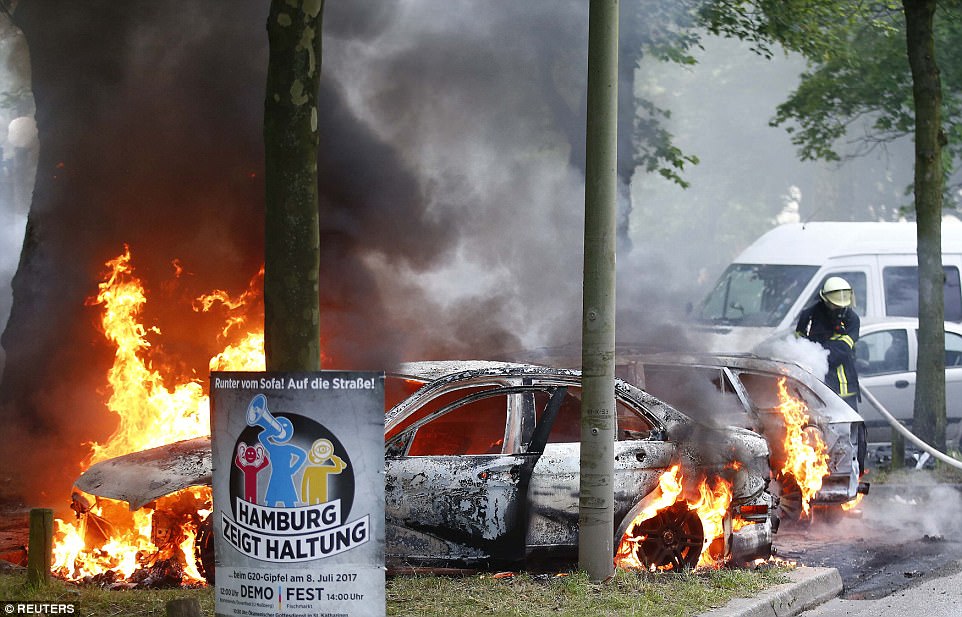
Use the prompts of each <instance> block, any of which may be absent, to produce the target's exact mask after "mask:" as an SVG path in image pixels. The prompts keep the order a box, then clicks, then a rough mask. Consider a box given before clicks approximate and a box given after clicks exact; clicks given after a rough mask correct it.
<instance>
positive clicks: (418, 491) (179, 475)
mask: <svg viewBox="0 0 962 617" xmlns="http://www.w3.org/2000/svg"><path fill="white" fill-rule="evenodd" d="M385 380H386V381H385V400H386V407H387V411H386V414H385V433H384V435H385V507H386V528H385V529H386V561H387V565H388V567H389V568H393V569H398V568H404V567H459V568H489V567H504V566H512V567H517V566H529V567H531V566H533V565H537V564H542V563H551V564H554V565H555V566H557V564H559V563H571V562H573V561H574V560H575V558H576V556H577V544H578V514H579V503H578V501H579V500H578V494H579V458H580V457H579V452H580V427H581V424H580V405H581V403H580V395H581V380H580V374H579V373H578V372H577V371H573V370H567V369H553V368H547V367H542V366H534V365H522V364H509V363H497V362H431V363H412V364H407V365H404V366H402V367H401V369H400V370H398V371H397V372H394V373H390V374H388V375H387V376H386V377H385ZM616 397H617V414H616V421H617V441H616V443H615V448H614V451H615V476H614V510H615V529H613V530H612V531H613V538H614V541H615V546H616V547H618V550H617V552H616V555H613V557H614V558H615V559H616V560H617V561H618V563H619V564H620V565H622V566H626V567H631V566H634V567H643V568H649V569H655V568H660V569H669V570H670V569H681V568H686V567H696V566H697V565H699V564H700V565H719V564H722V563H726V562H735V563H743V562H749V561H752V560H755V559H760V558H761V559H765V558H767V557H769V556H770V552H771V542H772V534H773V533H774V530H775V528H776V526H777V519H775V516H774V505H773V504H774V498H773V497H772V495H771V493H770V492H768V490H767V487H768V482H769V475H770V471H769V467H768V465H769V450H768V446H767V444H766V442H765V440H764V439H763V438H762V437H760V436H759V435H757V434H755V433H753V432H751V431H748V430H745V429H742V428H737V427H727V428H711V427H707V426H703V425H700V424H698V423H696V422H694V421H693V420H691V418H689V417H687V416H685V415H684V414H682V413H680V412H679V411H677V410H675V409H673V408H671V407H670V406H668V405H667V404H665V403H663V402H661V401H660V400H658V399H656V398H654V397H652V396H651V395H649V394H647V393H645V392H643V391H641V390H639V389H638V388H636V387H634V386H632V385H630V384H628V383H625V382H622V381H618V382H617V384H616ZM209 447H210V444H209V441H206V442H205V440H204V439H200V440H194V441H191V442H190V443H188V444H187V445H186V446H184V445H181V446H178V447H175V446H170V447H161V448H157V449H155V450H154V451H153V452H152V453H151V454H150V455H148V456H147V457H146V459H145V455H144V454H143V453H136V454H135V455H125V456H122V457H118V458H116V459H111V460H108V461H103V462H101V463H98V464H96V465H93V466H92V467H91V468H90V469H88V470H87V471H86V472H85V473H84V474H83V475H82V476H81V477H80V478H79V479H78V480H77V486H78V488H80V489H81V490H83V491H85V492H87V493H90V494H93V495H98V496H103V497H109V498H111V499H122V500H125V501H127V502H128V503H130V504H131V507H137V506H140V505H143V504H150V503H151V502H153V501H154V500H156V499H158V498H160V497H162V496H163V495H166V494H168V493H170V492H172V491H178V490H181V489H184V488H186V487H188V486H190V485H193V484H197V483H203V482H205V481H207V482H209V475H208V474H209V473H210V470H209V467H208V468H205V467H204V466H205V464H206V465H209V462H210V459H209ZM205 451H208V457H207V458H206V459H205V458H204V456H203V454H204V452H205ZM165 454H166V455H165ZM167 455H169V456H167ZM145 460H150V461H152V463H151V465H149V466H150V467H152V470H150V471H147V470H145V469H143V464H144V461H145ZM198 464H199V465H198ZM204 535H205V534H204V533H201V535H200V536H199V537H201V538H203V537H204ZM208 560H209V558H208ZM207 565H208V570H210V567H209V565H210V564H209V563H208V564H207Z"/></svg>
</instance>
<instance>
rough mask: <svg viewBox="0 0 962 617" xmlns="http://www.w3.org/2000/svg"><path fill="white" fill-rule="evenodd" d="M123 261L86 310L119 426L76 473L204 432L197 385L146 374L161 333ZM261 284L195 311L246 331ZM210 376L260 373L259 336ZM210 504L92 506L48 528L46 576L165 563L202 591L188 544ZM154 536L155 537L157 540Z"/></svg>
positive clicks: (205, 497)
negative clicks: (91, 313) (219, 309)
mask: <svg viewBox="0 0 962 617" xmlns="http://www.w3.org/2000/svg"><path fill="white" fill-rule="evenodd" d="M130 262H131V255H130V249H129V247H127V246H125V247H124V252H123V254H121V255H119V256H118V257H116V258H114V259H112V260H110V261H108V262H107V263H106V265H107V267H108V269H109V270H108V273H107V274H106V276H105V279H104V280H103V281H102V282H101V283H100V284H99V286H98V289H99V292H98V294H97V297H96V298H94V299H91V300H89V301H88V305H97V306H101V307H102V311H103V314H102V317H101V324H102V326H103V330H104V335H105V337H106V338H107V339H108V340H109V341H110V342H112V343H113V344H114V345H115V346H116V352H115V354H114V363H113V366H112V367H111V368H110V370H109V371H108V374H107V382H108V389H109V391H110V397H109V399H108V401H107V408H108V409H109V410H110V412H111V413H113V414H115V415H117V417H118V420H119V422H118V426H117V428H116V430H115V431H114V432H113V434H111V435H110V437H109V438H108V439H107V441H106V443H104V444H100V443H91V444H90V448H91V454H90V456H89V457H88V459H87V461H85V465H84V468H85V469H86V468H87V467H89V465H92V464H93V463H96V462H98V461H101V460H104V459H108V458H112V457H115V456H119V455H122V454H128V453H130V452H137V451H140V450H145V449H148V448H152V447H156V446H160V445H163V444H165V443H170V442H173V441H178V440H183V439H189V438H193V437H199V436H202V435H208V434H209V433H210V401H209V398H208V396H207V395H206V394H205V393H204V388H203V386H202V384H201V383H200V382H199V381H197V380H196V379H190V378H183V379H182V380H181V381H180V383H176V384H174V385H172V386H168V384H167V383H166V381H165V378H164V377H163V375H162V374H161V372H160V371H158V370H156V369H154V368H153V367H152V364H151V361H150V357H149V351H150V347H151V345H150V342H149V341H148V339H147V335H148V333H149V332H152V333H155V334H160V331H159V330H157V329H156V328H151V329H148V328H146V327H145V326H144V325H143V324H142V323H141V315H142V312H143V308H144V306H145V304H146V302H147V296H146V294H145V292H144V287H143V285H142V284H141V281H140V279H138V278H137V277H136V276H135V275H134V274H133V267H132V266H131V263H130ZM262 277H263V269H261V271H260V272H259V273H258V274H257V275H256V276H255V277H254V279H253V280H252V282H251V285H250V287H249V288H248V290H247V291H245V292H244V293H243V294H241V296H240V297H239V298H237V299H234V298H231V297H230V296H229V295H228V294H227V293H226V292H223V291H216V292H214V293H212V294H210V295H207V296H201V297H200V298H198V299H197V303H199V304H197V305H195V310H203V311H209V310H211V308H212V307H213V305H214V303H215V302H220V303H222V304H223V305H224V306H225V307H227V310H228V315H227V318H226V319H227V326H225V327H224V329H223V331H222V333H223V335H224V336H226V335H227V333H228V331H229V330H231V329H232V328H239V327H241V326H244V325H245V322H246V319H245V317H244V316H245V315H246V314H247V312H249V311H250V306H251V305H252V304H257V303H258V302H259V296H258V294H257V293H256V292H255V290H256V287H257V285H258V281H259V280H260V278H262ZM197 307H200V308H197ZM210 368H211V370H239V371H262V370H264V336H263V331H262V330H260V329H252V330H250V331H249V332H247V333H246V334H244V335H243V336H242V337H241V338H240V339H239V340H238V341H237V342H234V343H232V344H229V345H227V347H226V348H225V349H224V350H223V351H221V352H220V353H218V354H217V355H215V356H214V357H213V358H212V359H211V361H210ZM210 503H211V496H210V487H193V488H189V489H185V490H184V491H180V492H178V493H176V494H174V495H171V496H167V497H164V498H162V499H159V500H157V502H156V504H155V505H154V507H153V509H152V510H149V509H146V508H145V509H141V510H138V511H136V512H133V513H127V512H126V510H127V508H126V504H123V503H122V502H116V501H113V500H110V499H104V498H97V499H96V503H95V505H94V506H93V507H92V508H91V509H90V511H89V513H87V514H85V515H84V516H83V517H81V518H80V519H79V520H78V521H76V522H75V523H74V524H72V525H71V524H67V523H64V522H63V521H61V520H59V519H58V520H57V530H56V532H55V537H54V545H55V548H54V565H53V567H52V571H53V572H54V573H55V574H56V575H58V576H61V577H63V578H66V579H70V580H79V579H82V578H84V577H88V576H94V575H97V574H101V573H105V572H108V571H111V572H113V575H112V576H115V577H119V578H121V579H128V578H129V577H131V576H132V575H133V574H134V572H135V571H137V570H138V568H143V567H145V566H152V565H154V564H155V563H158V562H159V561H160V560H163V559H174V560H176V562H177V563H178V564H179V566H180V567H181V568H182V569H183V581H184V582H185V583H188V584H202V583H203V579H202V577H201V575H200V573H199V572H198V571H197V568H196V566H195V559H194V552H193V544H194V537H195V534H196V533H197V529H198V525H199V524H200V522H201V520H202V518H203V516H204V515H205V513H206V512H208V511H209V509H210ZM158 530H163V533H162V534H161V535H160V537H158Z"/></svg>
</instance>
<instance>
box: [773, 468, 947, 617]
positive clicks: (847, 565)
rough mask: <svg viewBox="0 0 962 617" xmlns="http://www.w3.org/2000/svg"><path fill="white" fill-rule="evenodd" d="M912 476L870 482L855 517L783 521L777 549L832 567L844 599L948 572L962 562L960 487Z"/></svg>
mask: <svg viewBox="0 0 962 617" xmlns="http://www.w3.org/2000/svg"><path fill="white" fill-rule="evenodd" d="M913 479H914V480H915V481H913V482H911V483H903V484H886V485H878V486H873V487H872V490H871V492H870V493H869V495H868V496H867V497H866V498H865V499H864V500H863V502H862V504H861V507H860V512H859V513H858V514H857V515H856V516H847V517H845V518H844V519H842V520H839V521H836V522H827V521H821V522H819V521H818V520H817V519H816V522H815V523H813V524H812V525H796V526H790V527H783V528H782V529H781V530H779V532H778V534H776V536H775V547H776V550H777V551H778V553H779V555H780V556H781V557H782V558H784V559H789V560H792V561H796V562H797V563H800V564H803V565H806V566H813V567H829V568H837V569H838V571H839V574H841V577H842V581H843V590H842V593H841V597H842V598H845V599H848V600H873V599H878V598H883V597H886V596H889V595H890V594H893V593H896V592H899V591H901V590H903V589H905V588H908V587H912V586H915V585H918V584H920V583H922V582H925V581H927V580H928V579H930V578H934V577H936V576H939V575H940V574H944V573H945V572H952V571H953V568H954V567H955V566H956V563H957V562H959V561H962V490H960V487H959V486H956V485H945V484H933V483H932V480H931V475H930V474H925V473H921V472H920V473H919V475H918V476H916V477H914V478H913ZM959 615H962V612H960V613H959Z"/></svg>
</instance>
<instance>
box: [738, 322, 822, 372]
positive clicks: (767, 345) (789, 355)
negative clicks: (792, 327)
mask: <svg viewBox="0 0 962 617" xmlns="http://www.w3.org/2000/svg"><path fill="white" fill-rule="evenodd" d="M752 353H754V354H756V355H759V356H762V357H768V358H774V359H776V360H783V361H786V362H795V363H797V364H799V365H800V366H801V367H802V368H804V369H806V370H808V371H809V372H810V373H812V374H813V375H816V376H817V377H818V378H819V379H821V378H822V377H823V376H824V375H826V374H827V373H828V350H827V349H825V348H824V347H822V346H821V345H819V344H818V343H813V342H812V341H810V340H808V339H804V338H797V337H796V336H795V335H794V334H793V333H792V334H783V335H779V336H775V337H772V338H770V339H767V340H765V341H762V342H761V343H759V344H758V345H756V346H755V348H754V349H753V350H752Z"/></svg>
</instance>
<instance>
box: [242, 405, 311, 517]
mask: <svg viewBox="0 0 962 617" xmlns="http://www.w3.org/2000/svg"><path fill="white" fill-rule="evenodd" d="M247 424H248V426H259V427H261V428H262V429H263V430H262V431H261V432H260V433H258V435H257V440H258V441H259V442H260V444H261V445H262V446H263V447H264V449H265V450H266V451H267V456H268V457H269V458H270V465H271V469H270V479H269V480H268V481H267V493H266V495H265V496H264V502H265V504H266V505H268V506H277V505H282V506H286V507H289V508H291V507H294V506H295V505H297V497H298V495H297V489H296V488H295V485H294V474H296V473H297V472H298V471H299V470H300V468H301V466H303V465H304V462H305V461H306V460H307V454H306V453H305V452H304V450H302V449H301V448H298V447H297V446H295V445H292V444H291V443H289V442H290V441H291V439H292V438H293V437H294V424H293V423H292V422H291V421H290V420H288V419H287V418H284V417H280V418H275V417H274V416H273V415H271V412H270V411H268V409H267V397H265V396H264V395H263V394H258V395H257V396H255V397H254V398H253V399H252V400H251V402H250V405H248V406H247Z"/></svg>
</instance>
